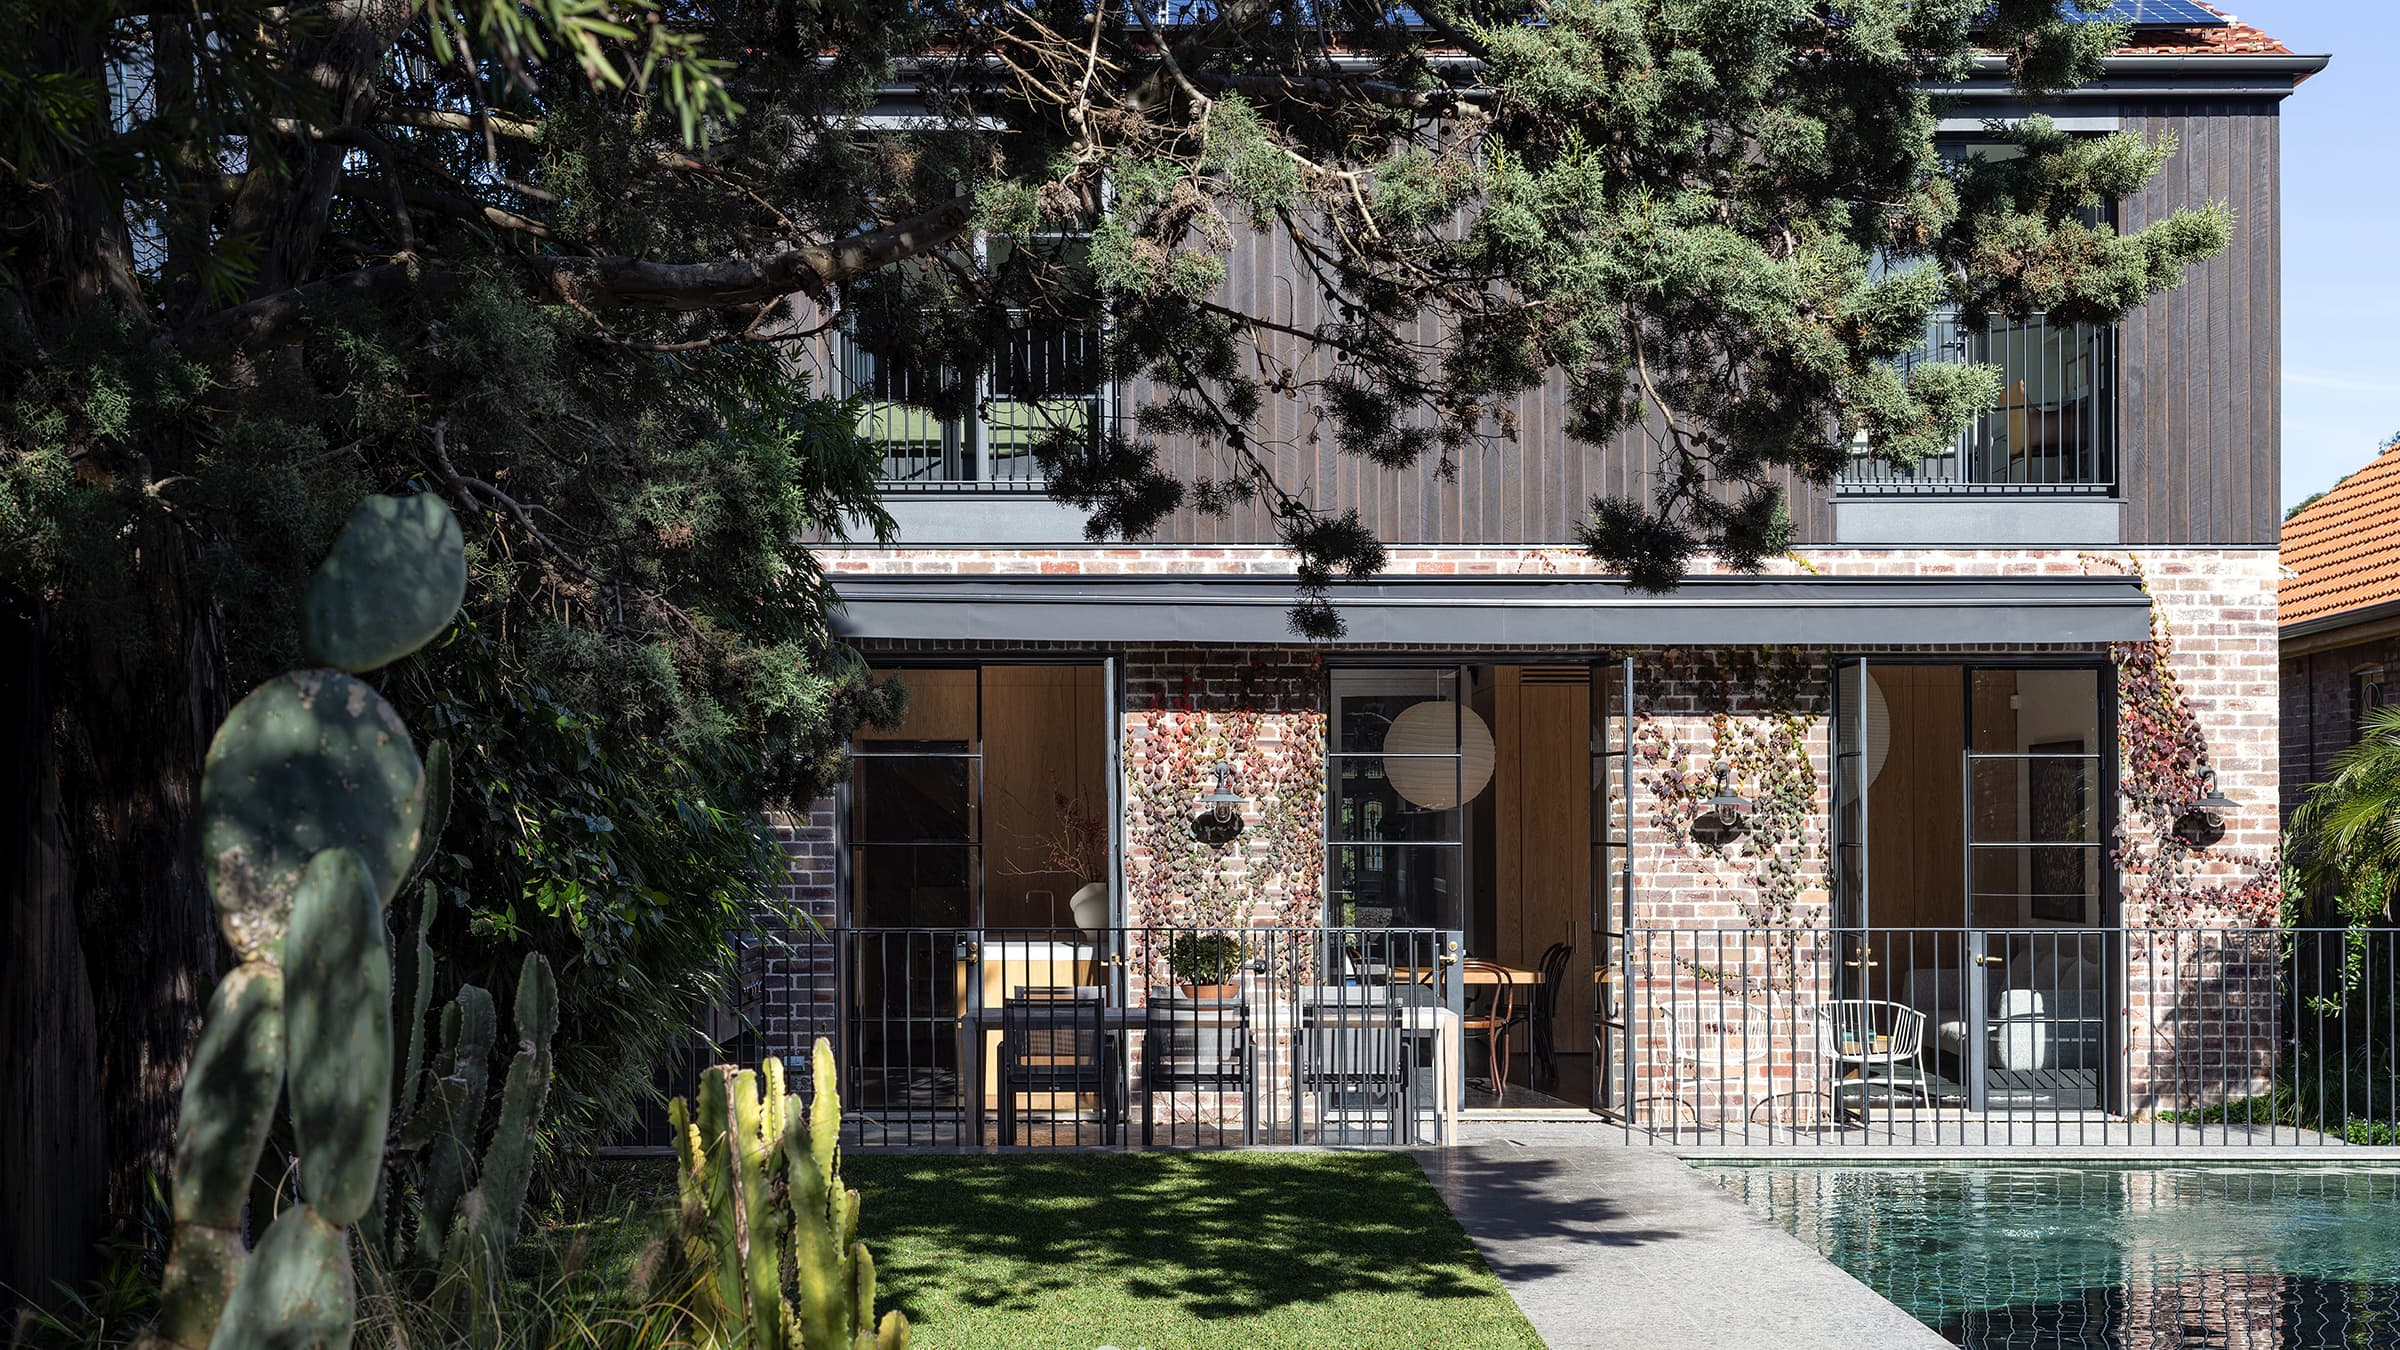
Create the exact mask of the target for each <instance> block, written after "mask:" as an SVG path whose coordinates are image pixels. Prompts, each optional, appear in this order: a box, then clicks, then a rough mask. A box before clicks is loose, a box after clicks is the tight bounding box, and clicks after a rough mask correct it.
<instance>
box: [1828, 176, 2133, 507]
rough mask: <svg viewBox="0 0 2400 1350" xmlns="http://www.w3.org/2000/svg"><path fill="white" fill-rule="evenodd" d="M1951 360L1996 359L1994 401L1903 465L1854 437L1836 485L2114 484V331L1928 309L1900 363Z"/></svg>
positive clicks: (1915, 488)
mask: <svg viewBox="0 0 2400 1350" xmlns="http://www.w3.org/2000/svg"><path fill="white" fill-rule="evenodd" d="M1943 149H1944V152H1945V153H1946V154H1952V155H1957V156H1961V157H1966V156H1981V157H1993V158H1998V157H2006V156H2013V155H2015V154H2017V153H2019V152H2018V150H2017V148H2016V147H2015V146H2010V145H1995V144H1991V143H1972V142H1960V143H1955V144H1952V145H1946V146H1944V147H1943ZM1929 361H1957V362H1967V363H1973V364H1977V365H1993V366H1998V367H1999V368H2000V382H2001V383H2000V402H1999V405H1998V406H1997V407H1994V408H1992V409H1990V410H1988V411H1986V412H1984V413H1982V414H1981V415H1979V416H1977V417H1976V418H1975V420H1974V421H1973V422H1971V423H1969V424H1968V426H1967V429H1966V430H1965V431H1964V432H1962V433H1960V435H1959V438H1958V442H1957V444H1956V445H1954V446H1953V447H1951V448H1950V449H1949V450H1947V451H1945V452H1944V453H1941V454H1937V455H1929V456H1927V457H1926V458H1925V459H1924V460H1923V461H1921V462H1919V463H1918V464H1917V465H1916V467H1915V468H1913V469H1898V468H1894V467H1893V466H1891V465H1889V464H1885V463H1882V462H1880V461H1877V460H1876V459H1874V458H1873V457H1872V456H1871V455H1869V454H1868V452H1867V448H1866V446H1865V445H1864V444H1863V443H1862V444H1860V445H1859V446H1858V447H1857V448H1856V450H1855V452H1854V455H1853V458H1852V462H1851V467H1850V469H1849V471H1848V472H1846V473H1845V474H1843V476H1842V483H1841V490H1842V491H1843V492H1845V493H1851V494H1874V493H1912V492H1913V493H2000V494H2018V493H2040V494H2063V495H2075V496H2108V495H2111V494H2113V493H2114V492H2115V490H2116V485H2117V334H2116V330H2115V329H2113V328H2103V327H2099V326H2096V325H2093V324H2088V323H2075V324H2053V323H2051V322H2050V321H2049V320H2048V319H2047V318H2046V317H2045V316H2043V315H2040V314H2035V315H2033V316H2032V317H2031V318H2028V319H2026V320H2024V321H2023V322H2012V321H2010V320H2008V319H2003V318H1995V319H1993V320H1991V321H1990V322H1989V323H1987V324H1984V325H1982V326H1980V327H1974V326H1969V325H1968V324H1967V323H1966V322H1965V321H1964V320H1963V318H1962V317H1961V316H1960V315H1959V314H1958V312H1957V311H1955V310H1936V311H1934V313H1933V314H1932V316H1931V317H1930V318H1929V319H1928V320H1927V321H1926V325H1925V342H1924V345H1923V346H1920V347H1919V348H1918V349H1917V350H1916V351H1914V352H1912V353H1910V354H1909V355H1908V356H1906V357H1904V358H1902V360H1901V368H1902V369H1903V370H1904V371H1906V370H1911V369H1914V368H1915V367H1916V366H1918V365H1920V364H1922V363H1925V362H1929Z"/></svg>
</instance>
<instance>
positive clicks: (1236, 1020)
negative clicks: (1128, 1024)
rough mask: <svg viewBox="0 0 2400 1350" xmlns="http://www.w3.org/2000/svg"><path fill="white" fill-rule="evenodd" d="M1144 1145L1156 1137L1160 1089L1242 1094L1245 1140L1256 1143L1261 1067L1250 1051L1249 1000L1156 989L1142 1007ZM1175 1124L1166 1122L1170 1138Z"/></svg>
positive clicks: (1169, 1093) (1147, 1145)
mask: <svg viewBox="0 0 2400 1350" xmlns="http://www.w3.org/2000/svg"><path fill="white" fill-rule="evenodd" d="M1141 1081H1142V1146H1143V1147H1144V1148H1147V1147H1149V1146H1150V1145H1151V1144H1152V1143H1153V1142H1155V1138H1156V1134H1155V1128H1154V1122H1155V1116H1154V1114H1153V1100H1154V1098H1156V1097H1157V1095H1158V1094H1159V1093H1162V1092H1163V1093H1166V1094H1167V1095H1168V1096H1170V1097H1172V1096H1173V1095H1174V1094H1175V1093H1177V1092H1179V1091H1189V1092H1215V1093H1217V1094H1218V1095H1219V1096H1220V1097H1222V1096H1223V1095H1224V1094H1225V1093H1228V1092H1239V1093H1240V1094H1241V1097H1242V1142H1243V1143H1245V1144H1255V1143H1257V1142H1258V1095H1257V1070H1256V1067H1255V1064H1254V1062H1253V1060H1252V1058H1251V1054H1250V1003H1249V1000H1247V999H1241V998H1223V999H1219V998H1184V997H1182V996H1180V995H1174V994H1168V993H1164V992H1156V993H1153V994H1151V996H1150V1001H1149V1003H1148V1004H1147V1005H1146V1006H1145V1007H1144V1008H1143V1010H1142V1080H1141ZM1173 1133H1174V1126H1173V1124H1172V1123H1171V1122H1170V1124H1169V1125H1168V1134H1169V1136H1170V1139H1169V1142H1173V1140H1172V1135H1173Z"/></svg>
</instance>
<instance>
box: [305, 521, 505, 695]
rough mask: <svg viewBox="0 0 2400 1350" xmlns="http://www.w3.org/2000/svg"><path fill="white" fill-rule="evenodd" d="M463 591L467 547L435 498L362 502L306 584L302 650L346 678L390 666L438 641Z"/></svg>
mask: <svg viewBox="0 0 2400 1350" xmlns="http://www.w3.org/2000/svg"><path fill="white" fill-rule="evenodd" d="M466 593H467V555H466V545H465V542H464V540H463V539H462V538H461V536H460V535H459V531H458V518H457V517H456V516H453V515H451V514H450V508H449V506H448V505H447V504H446V503H444V502H443V501H442V499H441V498H439V497H437V496H434V495H433V494H432V493H430V492H427V493H420V494H418V495H417V496H414V497H368V498H366V499H365V500H363V501H361V502H360V503H359V504H358V507H357V509H356V510H353V511H352V512H351V513H350V521H349V523H348V524H346V525H344V526H343V527H342V533H341V537H340V538H338V539H336V540H334V541H333V551H332V552H331V553H329V554H327V555H326V557H325V561H324V562H322V563H319V564H318V565H317V570H316V571H315V573H313V574H312V575H311V576H310V577H309V579H308V597H307V601H306V609H305V629H306V636H305V639H304V644H303V645H304V649H305V650H306V652H307V654H308V659H309V660H310V661H313V662H315V663H317V664H319V665H327V666H332V667H334V668H335V669H337V670H347V671H349V672H351V673H352V674H356V673H358V672H360V671H366V670H373V669H375V668H376V667H378V666H384V665H389V664H391V663H392V662H394V661H397V660H399V659H400V658H401V657H403V656H406V655H408V654H409V653H410V652H413V651H415V650H416V649H417V648H419V647H422V646H424V645H425V644H426V643H428V642H431V641H433V639H434V638H436V637H438V636H440V635H441V631H442V630H443V629H444V628H447V627H449V626H450V620H451V619H452V618H453V617H454V616H456V615H457V613H458V602H459V601H460V600H461V599H463V598H465V596H466Z"/></svg>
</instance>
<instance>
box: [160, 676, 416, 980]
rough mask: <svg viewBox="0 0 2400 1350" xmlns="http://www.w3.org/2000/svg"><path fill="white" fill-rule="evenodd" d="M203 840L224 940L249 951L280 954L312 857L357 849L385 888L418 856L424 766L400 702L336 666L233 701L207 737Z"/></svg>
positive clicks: (252, 957)
mask: <svg viewBox="0 0 2400 1350" xmlns="http://www.w3.org/2000/svg"><path fill="white" fill-rule="evenodd" d="M200 806H201V825H200V846H201V851H202V855H203V857H204V858H205V860H206V862H207V864H208V880H209V889H210V890H211V891H212V892H213V893H214V894H215V896H216V900H217V912H218V918H219V920H220V922H221V923H222V924H223V926H224V929H225V937H226V940H227V941H229V942H231V943H232V944H233V949H234V950H235V951H236V952H238V953H240V954H241V957H242V959H243V960H245V961H256V960H263V961H266V962H269V963H270V964H272V963H276V962H278V961H279V960H280V954H279V951H280V946H281V943H282V939H283V929H284V924H285V923H286V921H287V920H288V919H289V917H290V914H291V909H292V898H293V895H294V893H295V892H297V891H298V889H299V886H300V876H301V873H302V871H303V870H304V869H305V868H306V867H307V866H308V860H309V859H310V858H312V857H314V856H316V855H317V854H318V853H319V852H321V851H323V850H325V849H332V848H341V849H348V850H351V851H353V852H355V853H356V854H357V855H358V858H359V861H361V862H362V863H364V864H365V865H366V869H367V873H368V876H369V878H370V879H371V880H372V881H373V882H374V886H375V894H377V895H379V896H382V895H389V894H391V893H392V891H393V889H394V888H396V887H397V886H398V885H399V882H400V878H401V876H402V875H403V873H405V872H406V870H407V868H408V865H409V861H410V859H411V858H412V857H414V856H415V854H416V849H417V838H418V833H419V826H420V824H421V822H422V820H423V816H424V811H425V770H424V766H423V765H421V764H420V763H418V761H417V752H416V748H415V747H414V746H413V745H411V744H410V743H409V739H408V728H407V727H406V726H405V725H403V724H402V723H401V721H400V715H399V714H398V713H396V712H394V711H393V710H392V706H391V705H390V704H388V703H386V702H384V701H383V696H382V695H380V694H378V693H376V692H375V691H374V690H373V689H371V688H369V687H367V686H366V685H365V684H363V683H361V682H360V681H358V680H354V679H352V678H351V677H349V676H347V675H343V674H340V673H338V672H335V671H330V670H299V671H293V672H291V673H289V674H285V675H279V676H277V677H275V678H274V679H272V680H269V681H267V682H266V683H265V684H262V685H260V686H259V687H258V688H257V689H255V690H253V691H251V694H250V696H249V697H248V698H245V699H243V700H242V701H241V702H240V703H239V704H237V705H235V707H234V710H233V712H232V713H231V714H229V715H228V716H227V717H226V719H225V724H224V725H223V726H221V727H219V728H218V729H217V736H216V739H215V740H214V741H211V742H210V743H209V747H208V763H207V767H206V769H205V770H204V771H203V773H202V776H201V780H200Z"/></svg>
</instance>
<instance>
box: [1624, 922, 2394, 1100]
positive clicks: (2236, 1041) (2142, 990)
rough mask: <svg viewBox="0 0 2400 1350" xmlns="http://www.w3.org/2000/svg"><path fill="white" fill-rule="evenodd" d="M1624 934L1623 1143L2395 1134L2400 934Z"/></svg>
mask: <svg viewBox="0 0 2400 1350" xmlns="http://www.w3.org/2000/svg"><path fill="white" fill-rule="evenodd" d="M1620 941H1621V943H1622V946H1621V949H1620V951H1619V955H1620V957H1621V960H1620V962H1619V964H1618V965H1617V966H1616V969H1615V970H1614V971H1612V972H1610V973H1609V976H1608V977H1607V983H1608V984H1609V986H1610V989H1609V999H1608V1005H1609V1007H1610V1009H1611V1012H1610V1014H1609V1015H1608V1016H1607V1017H1606V1018H1605V1019H1604V1023H1605V1024H1604V1026H1603V1029H1602V1032H1601V1034H1600V1036H1599V1037H1598V1038H1597V1039H1596V1042H1595V1051H1596V1053H1597V1054H1599V1055H1600V1056H1601V1058H1602V1062H1603V1064H1604V1065H1605V1066H1606V1069H1607V1072H1606V1073H1605V1074H1604V1075H1603V1079H1602V1086H1601V1087H1600V1089H1598V1091H1597V1092H1596V1095H1597V1096H1599V1097H1600V1098H1601V1100H1600V1102H1599V1103H1598V1104H1599V1105H1600V1106H1601V1107H1602V1108H1604V1109H1606V1110H1607V1111H1608V1113H1609V1114H1611V1115H1613V1116H1614V1117H1615V1118H1616V1119H1617V1120H1618V1121H1619V1122H1620V1123H1621V1125H1622V1127H1623V1129H1624V1131H1625V1134H1626V1136H1627V1138H1628V1139H1647V1140H1654V1141H1675V1142H1686V1141H1697V1142H1702V1143H1712V1144H1729V1145H1769V1146H1789V1145H1793V1144H1825V1145H1841V1146H1871V1145H1904V1146H1905V1145H1917V1146H1925V1145H1936V1146H1939V1145H1948V1146H1966V1147H1985V1146H1995V1145H1996V1146H2012V1147H2013V1146H2040V1145H2066V1146H2074V1145H2096V1146H2106V1145H2126V1146H2156V1145H2218V1146H2223V1145H2233V1146H2292V1145H2327V1146H2331V1145H2339V1144H2343V1143H2356V1144H2388V1143H2392V1142H2395V1133H2396V1131H2395V1123H2396V1120H2400V1112H2396V1106H2400V1053H2396V1052H2400V945H2395V944H2396V943H2400V934H2395V933H2393V932H2390V931H2351V930H2343V929H2267V928H2139V929H2105V930H2103V929H2076V928H2042V929H1996V928H1995V929H1933V928H1872V929H1812V928H1775V929H1646V930H1635V931H1634V932H1632V933H1630V934H1627V935H1624V936H1623V937H1622V938H1621V939H1620ZM1612 1041H1613V1043H1612Z"/></svg>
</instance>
